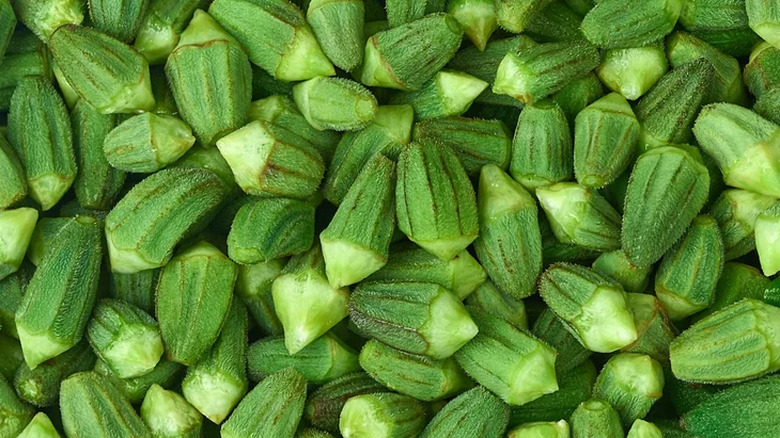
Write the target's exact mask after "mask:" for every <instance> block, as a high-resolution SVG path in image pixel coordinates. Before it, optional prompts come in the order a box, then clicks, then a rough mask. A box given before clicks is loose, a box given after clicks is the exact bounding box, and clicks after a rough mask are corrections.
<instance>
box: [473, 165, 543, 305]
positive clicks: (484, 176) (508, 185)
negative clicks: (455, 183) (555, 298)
mask: <svg viewBox="0 0 780 438" xmlns="http://www.w3.org/2000/svg"><path fill="white" fill-rule="evenodd" d="M477 198H478V200H479V216H480V223H481V228H482V229H481V232H480V235H479V237H478V238H477V239H476V240H475V241H474V249H475V250H476V253H477V258H478V259H479V261H480V262H481V264H482V266H483V267H484V268H485V272H486V273H487V274H488V276H489V277H490V279H491V280H492V281H493V282H494V283H495V285H496V286H498V288H499V289H500V290H501V291H502V292H504V293H506V294H508V295H509V296H511V297H513V298H515V299H522V298H525V297H527V296H529V295H531V294H533V293H534V292H535V289H536V279H537V278H538V277H539V274H540V273H541V272H542V235H541V232H540V231H539V220H538V218H537V207H536V201H534V199H533V198H532V197H531V195H530V194H529V193H528V192H527V191H526V190H525V189H524V188H523V186H521V185H520V184H519V183H517V182H515V181H514V180H513V179H512V178H511V177H510V176H509V175H507V174H506V173H504V172H503V171H502V170H501V169H499V168H498V167H497V166H495V165H490V164H489V165H486V166H485V167H483V168H482V173H481V175H480V179H479V194H478V196H477Z"/></svg>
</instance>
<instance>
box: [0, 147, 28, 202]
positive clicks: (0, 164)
mask: <svg viewBox="0 0 780 438" xmlns="http://www.w3.org/2000/svg"><path fill="white" fill-rule="evenodd" d="M0 173H2V174H3V175H5V177H4V178H3V180H2V182H0V208H8V207H11V206H13V205H14V204H16V203H17V202H19V201H21V200H22V199H24V197H25V196H27V178H26V177H25V174H24V169H23V168H22V163H21V162H20V161H19V157H17V156H16V152H14V150H13V148H12V147H11V145H10V143H8V140H6V139H5V136H3V135H2V134H0Z"/></svg>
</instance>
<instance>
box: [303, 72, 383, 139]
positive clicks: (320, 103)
mask: <svg viewBox="0 0 780 438" xmlns="http://www.w3.org/2000/svg"><path fill="white" fill-rule="evenodd" d="M293 99H295V104H296V105H297V106H298V109H299V110H300V112H301V114H303V116H304V117H305V118H306V121H308V122H309V124H310V125H311V126H312V127H314V128H315V129H318V130H321V131H324V130H326V129H331V130H335V131H356V130H359V129H362V128H365V127H366V126H368V124H369V123H371V121H373V120H374V117H376V111H377V102H376V98H375V97H374V95H373V94H371V92H370V91H369V90H368V89H367V88H366V87H364V86H363V85H361V84H359V83H357V82H355V81H351V80H349V79H344V78H328V77H323V76H318V77H316V78H312V79H309V80H308V81H306V82H301V83H299V84H297V85H295V86H294V87H293Z"/></svg>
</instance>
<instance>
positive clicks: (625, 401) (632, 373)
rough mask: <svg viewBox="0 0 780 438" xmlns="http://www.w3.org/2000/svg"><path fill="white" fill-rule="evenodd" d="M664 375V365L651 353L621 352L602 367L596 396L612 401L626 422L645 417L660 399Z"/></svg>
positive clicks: (595, 390) (594, 392) (595, 391)
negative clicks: (651, 355) (662, 366)
mask: <svg viewBox="0 0 780 438" xmlns="http://www.w3.org/2000/svg"><path fill="white" fill-rule="evenodd" d="M663 387H664V374H663V370H662V368H661V364H659V363H658V362H657V361H655V360H654V359H653V358H651V357H650V356H647V355H644V354H635V353H620V354H616V355H615V356H612V357H611V358H610V359H609V361H607V363H606V364H605V365H604V368H602V370H601V373H599V376H598V378H597V379H596V384H595V385H594V386H593V397H596V398H601V399H603V400H606V401H607V402H609V403H610V404H611V405H612V406H613V407H614V408H615V410H616V411H617V412H618V414H620V419H621V420H622V421H623V424H631V423H633V422H634V420H636V419H637V418H643V417H644V416H645V415H646V414H647V412H648V411H649V410H650V408H651V407H652V406H653V403H655V401H656V400H658V399H659V398H661V395H662V394H663Z"/></svg>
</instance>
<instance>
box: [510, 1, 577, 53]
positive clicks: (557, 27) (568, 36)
mask: <svg viewBox="0 0 780 438" xmlns="http://www.w3.org/2000/svg"><path fill="white" fill-rule="evenodd" d="M581 24H582V17H581V16H580V15H577V13H576V12H574V11H572V10H571V8H570V7H569V6H567V5H566V4H565V3H564V2H552V3H549V4H548V5H547V7H545V8H544V9H542V10H541V11H539V13H538V14H536V15H534V16H533V18H532V19H531V21H530V22H529V23H528V25H526V27H525V30H524V33H526V34H527V35H528V36H530V37H531V38H533V39H534V40H535V41H538V42H540V43H548V42H559V41H578V40H583V39H585V36H583V35H582V31H580V25H581Z"/></svg>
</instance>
